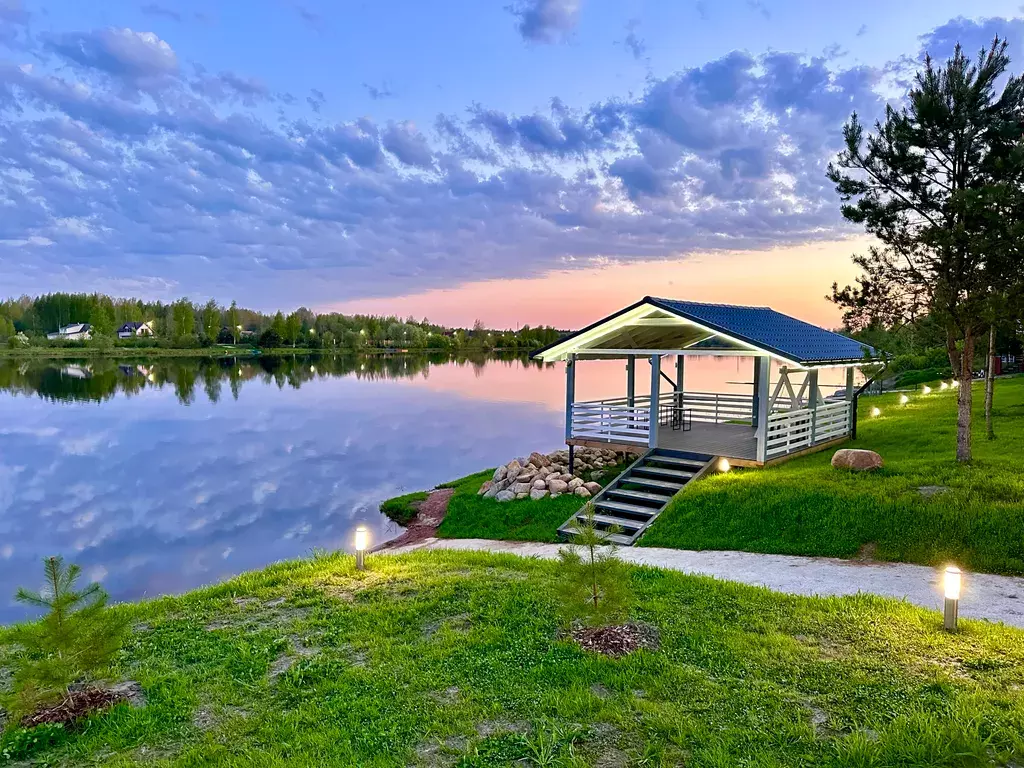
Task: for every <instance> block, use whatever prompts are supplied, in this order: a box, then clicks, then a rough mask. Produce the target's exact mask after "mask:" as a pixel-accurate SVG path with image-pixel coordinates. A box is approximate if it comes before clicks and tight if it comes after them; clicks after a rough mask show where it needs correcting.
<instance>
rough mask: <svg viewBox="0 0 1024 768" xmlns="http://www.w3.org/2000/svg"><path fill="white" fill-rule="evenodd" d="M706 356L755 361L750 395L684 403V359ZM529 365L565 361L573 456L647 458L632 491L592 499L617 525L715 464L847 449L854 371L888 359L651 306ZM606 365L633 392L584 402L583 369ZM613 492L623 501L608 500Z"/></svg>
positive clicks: (816, 334)
mask: <svg viewBox="0 0 1024 768" xmlns="http://www.w3.org/2000/svg"><path fill="white" fill-rule="evenodd" d="M709 355H719V356H721V355H729V356H740V357H748V358H751V359H752V363H753V364H752V375H753V386H752V387H751V390H750V392H749V394H747V393H725V392H694V391H688V390H687V389H686V386H685V370H686V359H687V358H689V357H699V356H709ZM666 356H672V357H675V371H674V376H673V375H671V372H670V371H666V370H664V369H663V368H664V366H663V365H662V358H664V357H666ZM532 357H533V358H534V359H538V360H543V361H548V362H553V361H565V364H566V390H565V441H566V443H567V444H568V445H569V451H570V456H571V455H572V453H573V447H575V446H581V445H585V446H595V447H605V448H608V447H612V448H616V449H619V450H623V449H624V450H630V451H633V452H635V453H638V454H641V459H640V460H639V461H638V464H637V465H636V466H635V467H634V468H631V469H632V472H631V475H632V477H631V478H623V481H624V482H625V481H628V482H631V483H632V485H631V486H626V487H625V489H623V488H618V487H614V488H611V489H610V490H606V491H605V492H602V495H601V496H602V498H601V499H595V502H596V506H597V507H599V508H600V507H601V506H602V503H603V504H604V505H605V507H608V508H609V509H615V508H616V507H618V508H619V509H618V510H617V511H618V512H621V513H629V512H630V510H629V509H628V507H630V506H634V505H635V504H639V503H641V502H642V501H647V502H651V503H652V504H654V501H655V500H654V499H653V496H654V495H659V494H660V495H662V496H664V495H666V494H667V495H668V497H670V496H671V494H672V493H674V492H675V491H677V490H679V489H680V488H681V487H682V486H683V485H684V484H685V483H686V482H687V481H688V480H690V479H692V478H693V477H695V476H698V475H699V474H701V473H703V472H704V471H708V470H709V469H710V468H711V467H712V466H713V465H714V464H716V463H717V464H719V465H722V466H724V464H723V463H722V462H721V461H720V460H721V459H726V460H727V461H728V462H729V464H730V465H733V466H747V467H762V466H765V465H768V464H774V463H777V462H780V461H785V460H787V459H789V458H792V457H794V456H797V455H800V454H804V453H810V452H813V451H818V450H823V449H826V448H828V447H831V446H833V445H836V444H838V443H841V442H843V441H844V440H847V439H848V438H849V437H850V436H851V435H852V434H853V431H854V424H855V396H856V392H855V390H854V373H855V370H856V369H857V368H858V367H860V366H868V365H871V364H872V363H876V362H878V361H880V360H881V359H882V357H881V355H880V353H878V352H877V351H876V350H874V349H873V348H871V347H869V346H866V345H864V344H861V343H860V342H858V341H855V340H854V339H851V338H848V337H846V336H843V335H841V334H838V333H834V332H833V331H828V330H825V329H824V328H819V327H817V326H815V325H811V324H810V323H806V322H804V321H802V320H798V319H796V318H794V317H790V316H789V315H784V314H782V313H781V312H776V311H775V310H773V309H770V308H768V307H745V306H734V305H730V304H704V303H699V302H694V301H678V300H675V299H659V298H653V297H651V296H646V297H644V298H643V299H641V300H640V301H638V302H636V303H635V304H632V305H630V306H628V307H626V308H625V309H621V310H619V311H618V312H616V313H615V314H612V315H609V316H608V317H605V318H604V319H602V320H598V321H597V322H596V323H593V324H592V325H588V326H587V327H586V328H583V329H582V330H579V331H576V332H575V333H571V334H569V335H568V336H566V337H564V338H562V339H560V340H559V341H557V342H555V343H553V344H549V345H548V346H546V347H544V348H542V349H539V350H537V351H536V352H534V353H533V354H532ZM608 359H619V360H624V361H625V364H626V365H625V368H626V376H625V381H624V388H625V392H624V393H623V394H622V395H621V396H618V397H612V398H608V399H604V400H590V401H578V400H576V397H575V382H576V369H577V367H578V366H579V364H580V363H581V362H583V361H587V360H608ZM644 360H647V361H648V362H649V363H650V371H649V374H650V395H642V396H641V395H637V394H636V376H637V368H638V367H640V366H638V361H639V362H640V363H641V364H642V362H643V361H644ZM644 367H645V366H644ZM822 369H832V370H835V369H839V372H840V373H843V374H845V382H846V384H845V387H844V388H842V389H839V390H838V391H835V392H833V393H832V394H830V395H825V394H824V393H823V392H822V391H821V388H819V384H818V379H819V374H820V372H821V371H822ZM642 374H643V375H647V371H642ZM644 457H647V458H646V460H645V459H644ZM570 460H571V459H570ZM616 491H618V495H619V497H620V498H619V499H617V500H615V501H611V500H609V499H608V498H607V497H608V496H609V495H611V496H614V495H615V494H616ZM645 496H647V497H652V498H646V499H645V498H643V497H645ZM664 500H665V499H661V501H664ZM654 506H657V507H658V508H659V509H660V507H662V506H664V505H663V504H654ZM599 511H608V510H599ZM651 519H653V518H651ZM621 522H622V520H621V519H619V520H618V523H617V524H619V523H621ZM646 522H647V523H649V522H650V520H647V521H646ZM620 527H621V526H620ZM639 533H640V531H639V530H637V531H636V536H639ZM634 539H635V537H634ZM629 543H631V542H629Z"/></svg>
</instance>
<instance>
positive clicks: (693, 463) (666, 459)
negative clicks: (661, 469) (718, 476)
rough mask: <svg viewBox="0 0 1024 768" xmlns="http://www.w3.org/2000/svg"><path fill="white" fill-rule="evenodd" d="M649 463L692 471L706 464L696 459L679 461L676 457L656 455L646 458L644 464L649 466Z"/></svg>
mask: <svg viewBox="0 0 1024 768" xmlns="http://www.w3.org/2000/svg"><path fill="white" fill-rule="evenodd" d="M651 462H655V463H657V464H671V465H672V466H673V467H689V468H690V469H692V470H694V471H697V470H698V469H700V468H701V467H703V466H704V464H705V463H706V462H703V461H697V460H696V459H680V458H679V457H677V456H659V455H657V454H654V455H652V456H648V457H647V461H646V462H645V463H647V464H649V463H651Z"/></svg>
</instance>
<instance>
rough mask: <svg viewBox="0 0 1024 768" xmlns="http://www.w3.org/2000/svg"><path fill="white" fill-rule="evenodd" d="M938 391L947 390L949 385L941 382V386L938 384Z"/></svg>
mask: <svg viewBox="0 0 1024 768" xmlns="http://www.w3.org/2000/svg"><path fill="white" fill-rule="evenodd" d="M939 389H949V384H947V383H946V382H942V383H941V384H939Z"/></svg>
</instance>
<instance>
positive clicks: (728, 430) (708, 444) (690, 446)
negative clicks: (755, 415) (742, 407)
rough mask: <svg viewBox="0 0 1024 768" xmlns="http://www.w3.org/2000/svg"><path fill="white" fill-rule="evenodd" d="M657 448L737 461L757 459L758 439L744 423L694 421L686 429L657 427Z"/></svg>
mask: <svg viewBox="0 0 1024 768" xmlns="http://www.w3.org/2000/svg"><path fill="white" fill-rule="evenodd" d="M658 447H659V448H667V449H669V450H671V451H689V452H690V453H709V454H711V455H712V456H724V457H725V458H727V459H729V460H730V461H732V462H733V463H737V464H739V463H743V462H750V461H754V462H756V461H757V438H756V436H755V433H754V428H753V427H748V426H746V425H743V424H704V423H700V422H697V423H694V425H693V426H692V427H691V428H690V429H689V430H687V431H686V432H684V431H683V430H681V429H678V430H676V429H672V428H671V427H658Z"/></svg>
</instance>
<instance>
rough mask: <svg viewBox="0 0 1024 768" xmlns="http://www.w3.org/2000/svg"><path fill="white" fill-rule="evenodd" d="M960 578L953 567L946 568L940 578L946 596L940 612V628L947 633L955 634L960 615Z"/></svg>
mask: <svg viewBox="0 0 1024 768" xmlns="http://www.w3.org/2000/svg"><path fill="white" fill-rule="evenodd" d="M961 582H962V576H961V573H960V569H959V568H957V567H956V566H955V565H950V566H947V567H946V572H945V573H944V574H943V577H942V587H943V591H944V592H945V595H946V601H945V605H944V606H943V611H942V628H943V629H945V630H946V631H947V632H956V621H957V618H958V614H959V613H960V587H961Z"/></svg>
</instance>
